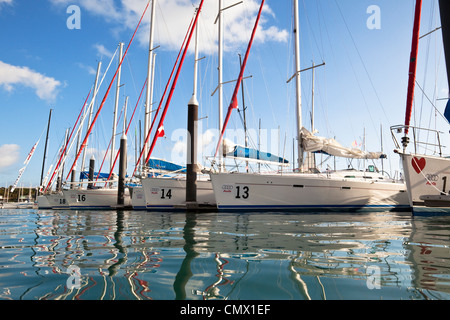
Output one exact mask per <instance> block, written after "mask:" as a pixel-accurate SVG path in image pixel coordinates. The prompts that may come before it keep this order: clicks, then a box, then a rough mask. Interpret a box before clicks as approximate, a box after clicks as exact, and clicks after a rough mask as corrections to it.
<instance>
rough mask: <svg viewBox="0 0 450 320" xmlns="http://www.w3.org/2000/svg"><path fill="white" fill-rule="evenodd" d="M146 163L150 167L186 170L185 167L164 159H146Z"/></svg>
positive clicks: (166, 169)
mask: <svg viewBox="0 0 450 320" xmlns="http://www.w3.org/2000/svg"><path fill="white" fill-rule="evenodd" d="M147 165H148V166H149V167H150V169H157V170H164V171H177V172H186V167H183V166H180V165H178V164H175V163H173V162H169V161H166V160H160V159H150V160H148V163H147Z"/></svg>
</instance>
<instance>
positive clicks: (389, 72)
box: [0, 0, 448, 186]
mask: <svg viewBox="0 0 450 320" xmlns="http://www.w3.org/2000/svg"><path fill="white" fill-rule="evenodd" d="M235 2H237V1H232V0H224V6H228V5H231V4H233V3H235ZM146 3H147V1H146V0H120V1H119V0H96V1H92V0H90V1H88V0H39V1H25V0H0V39H2V50H1V52H0V108H1V109H0V110H1V114H2V116H1V117H0V185H1V186H5V185H10V184H12V183H13V182H14V180H15V179H16V177H17V175H18V172H19V169H20V168H21V167H22V166H23V161H24V160H25V158H26V156H27V154H28V152H29V151H30V149H31V147H32V146H33V145H34V143H35V142H36V141H37V140H38V139H39V137H41V140H40V143H39V145H38V147H37V149H36V152H35V154H34V156H33V159H32V161H31V162H30V164H29V166H28V167H27V169H26V171H25V173H24V175H23V176H22V178H21V182H20V185H23V186H29V185H36V184H38V182H39V179H40V175H41V166H42V158H43V152H44V143H45V141H44V139H45V130H46V126H47V120H48V114H49V110H50V108H51V109H53V114H52V122H51V128H50V135H49V137H50V138H49V146H48V153H47V160H46V170H47V168H48V166H49V165H50V164H51V163H52V162H54V160H55V157H56V153H57V151H58V148H59V146H60V143H61V142H62V140H63V138H64V133H65V130H66V129H67V128H71V127H72V126H73V125H74V123H75V120H76V118H77V116H78V113H79V112H80V110H81V107H82V105H83V102H84V100H85V99H86V96H87V94H88V92H89V90H90V89H91V87H92V85H93V83H94V79H95V70H96V68H97V63H98V62H99V61H102V71H103V72H104V71H105V68H106V66H107V65H108V63H109V61H110V59H111V55H112V54H113V53H114V52H115V50H116V48H117V45H118V43H119V42H120V41H122V42H124V43H125V47H126V46H127V44H128V42H129V40H130V38H131V35H132V33H133V31H134V28H135V27H136V24H137V22H138V20H139V17H140V15H141V14H142V10H143V9H144V7H145V5H146ZM192 3H194V4H195V5H196V4H198V3H199V1H190V0H185V1H175V0H160V1H158V5H157V18H156V24H157V26H156V30H155V46H160V47H159V48H158V49H157V51H156V52H157V57H156V72H155V91H154V92H155V93H154V102H156V105H157V104H158V102H159V99H160V96H161V94H162V92H163V89H164V87H165V85H166V82H167V79H168V75H169V72H170V69H171V68H172V66H173V63H174V61H175V57H176V54H177V53H178V50H179V48H180V46H181V42H182V39H183V37H184V35H185V33H186V29H187V26H188V24H189V21H190V19H191V17H192V15H193V12H194V5H193V4H192ZM414 3H415V1H413V0H396V1H390V0H317V1H313V0H300V1H299V6H300V24H301V28H300V29H301V30H300V35H301V65H302V68H306V67H309V66H311V65H312V62H313V61H314V63H315V64H320V63H322V61H324V62H325V63H326V65H325V66H324V67H320V68H318V69H317V70H316V72H315V119H314V121H315V127H316V129H317V130H318V131H319V133H318V134H319V135H322V136H327V137H336V139H337V140H338V141H339V142H340V143H342V144H343V145H346V146H351V144H352V143H353V142H354V141H355V140H356V141H357V143H358V144H359V143H361V141H362V139H363V133H364V131H365V133H366V149H368V150H371V151H378V150H379V149H380V139H381V137H380V126H382V127H383V145H384V152H386V153H387V154H388V159H389V160H388V163H386V164H387V165H389V164H390V166H391V167H392V169H391V170H398V169H399V159H398V158H397V156H396V155H395V154H393V153H392V150H393V144H392V139H391V137H390V132H389V131H388V129H389V127H390V126H392V125H396V124H401V123H403V119H404V110H405V103H406V90H407V76H408V66H409V63H408V61H409V54H410V47H411V33H412V23H413V13H414ZM70 5H76V6H78V7H79V8H80V17H81V20H80V29H69V28H68V27H67V20H68V19H69V18H70V17H71V12H69V13H67V8H68V7H69V6H70ZM373 5H375V6H377V7H378V8H379V9H380V18H381V20H380V24H379V26H380V28H379V29H370V28H368V25H367V21H368V19H370V18H371V17H372V14H373V13H372V12H369V13H368V12H367V10H368V8H369V7H370V6H373ZM258 6H259V1H257V0H244V3H243V4H241V5H238V6H236V7H233V8H231V9H228V10H227V11H226V12H225V14H224V25H225V30H224V33H225V56H224V75H223V80H224V81H230V80H234V79H236V78H237V75H238V74H239V56H238V54H241V55H242V56H243V55H244V53H245V49H246V46H247V41H248V40H249V37H250V33H251V29H252V27H253V23H254V17H255V15H256V12H257V10H258ZM291 6H292V5H291V1H290V0H266V3H265V9H264V13H263V17H262V20H261V23H260V26H259V31H258V35H257V39H256V40H255V43H254V45H253V47H252V51H251V53H250V58H249V61H248V64H247V68H246V72H245V75H246V76H250V75H251V78H248V79H246V80H245V83H244V88H245V91H244V92H245V101H246V106H247V107H248V109H247V120H248V123H247V126H248V127H249V129H251V130H253V133H255V134H256V132H257V130H258V125H259V120H260V119H261V125H262V128H263V129H264V130H265V131H264V132H265V134H266V137H267V138H264V137H263V140H264V141H263V145H264V147H265V148H262V149H265V151H271V152H280V153H281V155H284V156H285V157H286V158H287V159H289V160H290V161H291V160H292V139H293V137H294V130H295V123H294V120H293V119H294V117H295V110H294V101H295V97H294V91H293V87H292V85H287V84H286V80H287V79H288V78H289V77H290V76H291V75H292V73H293V71H292V70H293V66H292V59H293V55H292V54H293V42H292V41H293V40H292V36H291V30H292V24H291V17H292V14H291ZM217 8H218V6H217V2H216V1H212V0H206V1H205V4H204V10H203V14H202V16H201V20H200V36H199V48H200V51H201V52H200V57H205V58H204V59H203V60H201V61H200V62H199V74H198V79H199V88H198V95H199V97H198V99H199V103H200V107H199V108H200V109H199V117H201V118H204V119H203V120H202V121H201V127H200V129H201V134H202V137H203V138H205V140H202V141H203V142H202V143H200V144H201V145H202V146H203V149H202V152H201V153H202V155H205V156H208V155H211V153H212V152H213V151H212V150H213V149H214V147H215V145H214V144H213V143H209V144H208V140H207V137H208V136H209V133H210V132H211V131H209V132H208V130H214V129H217V127H218V120H217V119H218V116H217V94H215V95H214V96H211V93H212V92H213V91H214V89H215V88H216V87H217V25H214V19H215V16H216V15H217ZM438 26H440V20H439V8H438V4H437V1H436V0H425V1H424V7H423V18H422V29H421V34H424V33H426V32H428V31H430V30H433V29H434V28H436V27H438ZM148 32H149V15H148V14H147V15H146V17H145V18H144V22H143V25H142V26H141V28H140V29H139V32H138V34H137V37H136V39H135V41H134V42H133V44H132V46H131V48H130V50H129V53H128V56H127V59H126V60H125V61H124V64H123V69H122V81H121V82H122V84H123V86H122V87H121V93H120V105H119V108H121V107H122V105H123V104H124V101H125V98H126V97H129V98H128V99H129V100H128V115H130V114H131V112H132V110H133V109H134V107H135V104H136V102H137V99H138V96H139V93H140V90H141V88H142V85H143V83H144V81H145V77H146V72H147V53H148ZM441 43H442V41H441V33H440V31H438V32H435V33H434V34H433V35H431V36H429V37H427V38H424V39H422V40H421V45H420V53H419V54H420V56H419V69H418V78H417V80H418V82H419V84H420V85H421V87H422V88H424V90H425V92H426V93H427V97H429V98H430V97H431V100H433V101H434V103H435V105H436V107H437V108H438V109H439V110H440V111H441V112H442V113H443V110H444V107H445V101H442V100H437V101H436V99H437V98H443V97H447V94H448V89H447V81H446V78H445V76H446V75H445V61H444V58H443V55H442V54H443V51H442V44H441ZM193 47H194V45H193V43H192V44H191V49H193ZM192 53H193V51H192V50H191V51H190V52H189V54H188V55H187V57H186V61H185V64H184V66H183V69H182V72H181V75H180V80H179V82H178V85H177V88H176V90H175V94H174V98H173V100H172V103H171V106H170V109H169V111H168V114H167V117H166V120H165V123H164V125H165V132H166V137H165V138H164V139H160V140H159V141H158V143H157V145H156V148H155V151H154V153H153V155H154V156H155V157H161V158H166V159H168V160H173V161H177V162H182V161H183V160H184V155H183V153H182V152H180V150H183V147H184V145H185V141H184V140H183V139H184V138H183V132H184V130H185V128H186V121H187V120H186V119H187V102H188V101H189V99H190V97H191V94H192V79H193V54H192ZM116 66H117V61H116V60H114V61H113V62H112V66H111V69H110V71H109V73H108V74H106V76H105V80H104V83H103V85H102V87H101V88H100V90H99V96H98V98H97V104H99V102H100V101H101V99H102V98H103V96H104V93H105V90H106V88H107V86H108V85H109V82H110V81H111V78H112V76H113V74H114V70H113V69H114V68H115V67H116ZM111 70H112V71H111ZM114 86H115V85H114ZM114 88H115V87H113V89H114ZM233 88H234V84H232V83H230V84H226V85H224V107H225V108H226V107H227V106H228V104H229V102H230V98H231V94H232V91H233ZM419 93H420V94H419ZM239 96H240V95H239ZM144 100H145V99H144V97H142V98H141V101H140V103H139V105H138V107H137V108H138V109H137V111H136V114H135V119H134V121H133V123H132V125H131V129H130V132H129V135H128V140H129V146H128V150H129V168H128V172H129V173H130V171H132V170H133V162H134V154H135V150H136V147H135V140H136V130H137V128H138V120H141V121H142V126H143V110H144ZM239 102H241V101H239ZM302 102H303V124H304V125H305V126H306V127H307V128H308V129H309V128H310V123H309V114H310V108H311V72H309V71H307V72H305V73H303V74H302ZM416 107H417V108H416V110H417V113H416V118H417V119H419V114H420V110H422V114H423V116H422V119H423V120H421V121H422V124H425V125H428V121H429V119H430V118H429V116H428V114H429V111H430V110H431V105H430V103H429V102H428V100H427V99H425V98H424V96H423V95H422V94H421V92H420V91H419V89H417V88H416ZM113 108H114V92H112V93H111V94H110V96H109V97H108V99H107V100H106V103H105V106H104V108H103V110H102V112H101V115H100V117H99V120H98V122H97V123H96V125H95V127H94V130H93V135H92V137H93V138H92V139H91V140H92V144H90V145H89V146H88V148H89V152H91V153H93V154H95V156H96V159H97V162H98V163H99V162H100V161H101V160H102V158H103V155H102V153H103V152H104V150H105V149H106V146H107V144H108V142H109V139H110V137H111V132H112V129H111V126H112V112H113ZM421 108H422V109H421ZM225 113H226V110H225V111H224V114H225ZM425 114H426V115H427V116H425ZM433 121H434V120H433ZM416 124H417V123H416ZM437 125H438V126H439V129H440V130H442V131H444V132H447V128H446V127H445V126H446V125H447V124H446V123H444V122H443V121H442V120H440V119H438V122H437ZM120 128H121V125H120ZM278 128H280V129H278ZM229 129H230V132H232V133H234V134H235V135H236V132H238V133H239V132H240V131H236V130H242V123H241V120H240V117H239V115H238V113H237V112H235V111H234V112H233V115H232V118H231V121H230V124H229ZM233 130H234V131H233ZM118 131H120V130H119V129H118ZM447 135H448V134H447ZM278 136H280V137H281V138H280V141H276V139H277V137H278ZM274 137H275V140H274ZM231 138H233V136H231ZM240 138H242V137H240ZM253 141H254V142H255V143H256V141H257V138H256V136H254V137H253ZM237 142H241V143H242V139H241V140H239V141H237ZM117 143H118V142H117ZM72 161H73V156H71V158H70V157H69V160H68V165H71V164H72ZM107 162H108V160H107ZM108 163H109V162H108ZM341 164H342V165H344V166H346V162H345V161H344V162H341ZM353 165H355V166H356V162H354V163H353ZM105 167H109V164H105Z"/></svg>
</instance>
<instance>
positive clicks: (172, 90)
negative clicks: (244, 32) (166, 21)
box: [145, 0, 204, 163]
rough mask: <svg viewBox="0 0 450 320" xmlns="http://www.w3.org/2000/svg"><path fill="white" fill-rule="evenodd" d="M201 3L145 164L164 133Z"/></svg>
mask: <svg viewBox="0 0 450 320" xmlns="http://www.w3.org/2000/svg"><path fill="white" fill-rule="evenodd" d="M203 2H204V0H202V1H201V2H200V5H199V7H198V10H197V14H196V15H195V20H194V23H193V25H192V28H191V31H190V33H189V38H188V40H187V42H186V47H185V48H184V51H183V55H182V56H181V60H180V64H179V66H178V69H177V72H176V74H175V78H174V80H173V83H172V87H171V88H170V92H169V96H168V97H167V101H166V105H165V106H164V110H163V113H162V115H161V119H160V120H159V124H158V127H157V130H156V132H155V136H154V138H153V141H152V145H151V146H150V150H149V152H148V154H147V158H146V159H145V163H147V162H148V160H149V159H150V155H151V154H152V152H153V148H154V147H155V144H156V140H157V139H158V137H160V136H161V135H163V133H164V126H163V123H164V118H165V117H166V114H167V110H168V109H169V105H170V101H171V99H172V95H173V92H174V90H175V87H176V85H177V81H178V76H179V75H180V71H181V67H182V66H183V62H184V58H185V57H186V53H187V50H188V48H189V43H190V42H191V39H192V35H193V33H194V30H195V27H196V25H197V21H198V17H199V15H200V12H201V10H202V7H203Z"/></svg>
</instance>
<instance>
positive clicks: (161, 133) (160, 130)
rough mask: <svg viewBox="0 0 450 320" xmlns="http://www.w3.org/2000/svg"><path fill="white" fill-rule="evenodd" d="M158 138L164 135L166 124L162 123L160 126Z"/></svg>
mask: <svg viewBox="0 0 450 320" xmlns="http://www.w3.org/2000/svg"><path fill="white" fill-rule="evenodd" d="M156 136H157V137H158V138H161V137H164V126H163V125H161V127H159V128H158V133H157V134H156Z"/></svg>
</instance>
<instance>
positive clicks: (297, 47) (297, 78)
mask: <svg viewBox="0 0 450 320" xmlns="http://www.w3.org/2000/svg"><path fill="white" fill-rule="evenodd" d="M294 37H295V89H296V98H297V101H296V118H297V150H298V169H299V170H300V169H301V167H302V165H303V147H302V136H301V133H300V130H301V128H302V96H301V82H300V26H299V17H298V0H294Z"/></svg>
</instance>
